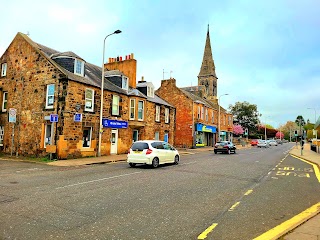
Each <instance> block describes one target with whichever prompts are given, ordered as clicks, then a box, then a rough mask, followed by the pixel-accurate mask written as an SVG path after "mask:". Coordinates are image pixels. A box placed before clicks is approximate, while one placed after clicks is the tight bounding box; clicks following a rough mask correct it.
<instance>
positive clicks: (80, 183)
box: [56, 172, 141, 189]
mask: <svg viewBox="0 0 320 240" xmlns="http://www.w3.org/2000/svg"><path fill="white" fill-rule="evenodd" d="M137 173H141V172H133V173H128V174H122V175H117V176H112V177H107V178H100V179H95V180H91V181H87V182H79V183H75V184H70V185H65V186H62V187H56V189H61V188H67V187H74V186H78V185H83V184H87V183H93V182H99V181H104V180H109V179H113V178H119V177H125V176H129V175H133V174H137Z"/></svg>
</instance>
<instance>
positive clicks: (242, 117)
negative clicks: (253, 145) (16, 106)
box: [229, 101, 261, 132]
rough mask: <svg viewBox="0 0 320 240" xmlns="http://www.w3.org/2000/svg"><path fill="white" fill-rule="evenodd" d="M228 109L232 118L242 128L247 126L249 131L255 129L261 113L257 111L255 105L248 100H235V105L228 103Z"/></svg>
mask: <svg viewBox="0 0 320 240" xmlns="http://www.w3.org/2000/svg"><path fill="white" fill-rule="evenodd" d="M229 110H230V112H231V113H232V115H233V118H234V119H235V120H236V121H238V124H239V125H241V126H242V127H243V128H248V131H249V132H252V131H255V130H256V129H257V125H258V123H259V117H260V116H261V114H260V113H259V112H258V109H257V105H255V104H250V103H249V102H246V101H244V102H236V103H235V105H232V104H230V105H229Z"/></svg>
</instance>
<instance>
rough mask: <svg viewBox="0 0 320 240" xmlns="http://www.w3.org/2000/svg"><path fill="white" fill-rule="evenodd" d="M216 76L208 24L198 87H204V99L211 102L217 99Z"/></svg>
mask: <svg viewBox="0 0 320 240" xmlns="http://www.w3.org/2000/svg"><path fill="white" fill-rule="evenodd" d="M217 79H218V78H217V75H216V67H215V65H214V61H213V57H212V51H211V43H210V34H209V24H208V30H207V38H206V45H205V47H204V53H203V59H202V64H201V68H200V72H199V75H198V85H199V86H200V85H202V86H205V89H206V98H207V99H211V100H216V99H217Z"/></svg>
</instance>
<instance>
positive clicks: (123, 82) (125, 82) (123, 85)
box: [121, 76, 129, 91]
mask: <svg viewBox="0 0 320 240" xmlns="http://www.w3.org/2000/svg"><path fill="white" fill-rule="evenodd" d="M128 81H129V79H128V78H127V77H126V76H122V84H121V85H122V89H124V90H127V91H128Z"/></svg>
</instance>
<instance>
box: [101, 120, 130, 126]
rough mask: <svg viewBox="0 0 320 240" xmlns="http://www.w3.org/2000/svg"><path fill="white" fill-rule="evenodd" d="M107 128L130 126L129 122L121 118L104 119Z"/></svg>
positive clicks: (103, 122)
mask: <svg viewBox="0 0 320 240" xmlns="http://www.w3.org/2000/svg"><path fill="white" fill-rule="evenodd" d="M102 125H103V127H105V128H128V122H126V121H120V120H111V119H102Z"/></svg>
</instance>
